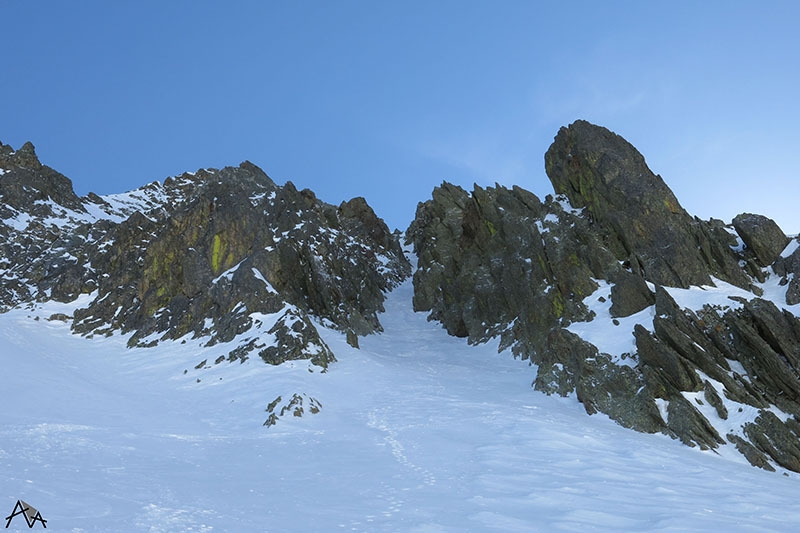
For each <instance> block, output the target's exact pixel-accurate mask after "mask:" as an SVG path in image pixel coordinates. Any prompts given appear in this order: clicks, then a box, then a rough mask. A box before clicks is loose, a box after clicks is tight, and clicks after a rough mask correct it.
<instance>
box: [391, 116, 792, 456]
mask: <svg viewBox="0 0 800 533" xmlns="http://www.w3.org/2000/svg"><path fill="white" fill-rule="evenodd" d="M545 166H546V170H547V173H548V176H549V177H550V180H551V181H552V183H553V187H554V189H555V192H556V193H557V195H556V196H555V197H552V196H548V197H547V198H546V199H545V201H544V202H542V201H541V200H540V199H539V198H537V197H536V196H535V195H533V194H532V193H530V192H527V191H525V190H523V189H521V188H518V187H514V188H512V189H507V188H505V187H501V186H499V185H497V186H495V187H490V188H486V189H484V188H481V187H478V186H477V185H476V186H475V188H474V190H473V191H472V192H471V193H468V192H467V191H465V190H463V189H461V188H460V187H456V186H454V185H451V184H448V183H444V184H442V185H441V186H440V187H437V188H436V189H435V190H434V192H433V197H432V199H431V200H428V201H426V202H424V203H421V204H420V205H419V207H418V208H417V214H416V218H415V220H414V221H413V222H412V224H411V226H410V227H409V229H408V232H407V240H408V242H409V243H410V244H413V245H414V250H415V252H416V253H417V255H418V256H419V264H418V269H417V270H416V272H415V273H414V287H415V296H414V307H415V310H417V311H424V312H429V313H430V314H429V318H430V319H431V320H437V321H440V322H441V323H442V325H443V326H444V327H445V328H446V329H447V330H448V331H449V332H450V333H451V334H453V335H458V336H462V337H467V338H468V340H469V341H470V342H472V343H479V342H484V341H487V340H489V339H491V338H496V337H499V338H500V339H501V348H505V347H511V349H512V350H513V352H514V353H515V354H517V355H518V356H520V357H522V358H524V359H528V360H530V361H531V363H532V364H533V365H535V366H536V369H537V371H536V378H535V380H534V383H533V385H534V387H535V388H536V389H538V390H541V391H544V392H547V393H557V394H561V395H568V394H573V393H574V394H575V395H576V396H577V398H578V400H579V401H581V402H582V403H583V404H584V406H585V408H586V411H587V412H588V413H595V412H602V413H605V414H607V415H608V416H610V417H611V418H612V419H614V420H616V421H617V422H619V423H620V424H622V425H623V426H626V427H630V428H633V429H636V430H639V431H644V432H650V433H653V432H662V433H666V434H668V435H671V436H673V437H675V438H679V439H680V440H681V441H683V442H684V443H686V444H689V445H693V446H694V445H699V446H700V447H702V448H712V449H713V448H717V447H718V446H721V445H723V444H725V443H726V442H727V443H732V444H734V445H735V446H736V447H737V449H739V450H740V451H741V452H742V453H743V454H744V455H745V456H746V457H747V458H748V460H750V462H751V463H753V464H755V465H758V466H761V467H764V468H767V469H771V468H773V467H772V466H771V463H772V462H774V463H776V464H778V465H780V466H782V467H785V468H788V469H792V470H795V471H800V440H799V438H800V424H798V421H797V419H796V416H797V415H798V414H800V403H799V402H800V396H799V395H798V394H799V393H800V380H799V379H798V375H800V374H798V371H800V321H798V319H797V318H796V317H795V316H794V314H793V313H792V311H795V312H796V309H795V308H793V307H791V304H796V303H797V300H796V293H795V292H794V285H793V282H794V279H795V278H796V274H797V273H798V271H797V265H798V257H800V253H798V252H797V249H798V247H797V242H796V241H791V242H790V241H789V239H788V238H787V237H786V236H785V235H784V234H783V233H782V232H781V231H780V229H779V228H777V225H775V223H774V222H772V221H771V220H769V219H767V218H766V217H754V216H740V217H737V220H736V221H735V223H734V226H733V227H731V226H728V225H725V224H724V223H723V222H722V221H718V220H711V221H701V220H698V219H697V218H694V217H691V216H690V215H689V214H688V213H686V211H685V210H684V209H683V208H682V207H681V205H680V204H679V202H678V200H677V199H676V198H675V195H674V194H673V193H672V191H671V190H670V189H669V188H668V187H667V186H666V184H665V183H664V181H663V180H662V179H661V178H660V177H659V176H656V175H655V174H653V172H651V171H650V169H649V168H648V167H647V165H646V163H645V160H644V157H643V156H642V155H641V154H640V153H639V152H638V151H636V149H635V148H634V147H633V146H631V145H630V143H628V142H627V141H625V140H624V139H623V138H622V137H620V136H618V135H616V134H614V133H612V132H611V131H609V130H607V129H605V128H602V127H599V126H595V125H592V124H590V123H588V122H585V121H577V122H575V123H574V124H572V125H570V126H569V127H566V128H562V129H561V130H560V131H559V132H558V135H557V136H556V138H555V140H554V142H553V144H552V145H551V147H550V149H549V150H548V151H547V153H546V155H545ZM737 232H738V233H737ZM787 245H788V247H787ZM787 284H789V285H790V287H788V290H787V287H786V285H787ZM690 287H691V289H690ZM765 294H768V295H769V297H770V298H764V296H765ZM745 413H746V414H745ZM734 419H735V420H736V422H734V421H733V420H734Z"/></svg>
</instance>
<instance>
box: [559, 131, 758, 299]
mask: <svg viewBox="0 0 800 533" xmlns="http://www.w3.org/2000/svg"><path fill="white" fill-rule="evenodd" d="M545 168H546V170H547V175H548V177H549V178H550V181H552V183H553V188H554V189H555V191H556V193H559V194H564V195H566V196H567V198H569V200H570V203H571V204H572V205H573V206H575V207H577V208H584V207H585V208H586V209H587V212H588V214H589V217H590V218H591V220H592V221H593V222H594V223H595V224H597V225H598V226H600V230H601V232H602V236H603V240H604V242H605V243H606V245H607V246H608V248H609V250H611V251H612V252H613V253H614V255H615V256H616V258H617V259H619V260H621V261H628V262H630V263H631V265H633V268H634V270H635V271H641V273H642V275H643V276H644V277H645V278H646V279H648V280H650V281H652V282H653V283H657V284H660V285H670V286H675V287H688V286H690V285H704V284H706V285H707V284H710V283H711V279H710V276H711V275H713V276H716V277H718V278H720V279H723V280H725V281H728V282H730V283H733V284H734V285H738V286H741V287H747V286H748V285H749V280H748V279H747V277H746V276H744V275H743V273H742V272H741V269H740V268H739V267H738V264H737V262H736V260H735V258H734V257H733V254H731V253H730V251H729V250H728V249H727V247H728V246H731V245H735V241H732V240H731V237H730V236H729V235H727V234H726V233H725V232H724V230H720V229H719V228H718V227H716V226H714V225H713V224H710V223H703V222H701V221H699V220H696V219H694V218H692V217H691V216H689V214H688V213H687V212H686V211H685V210H684V209H683V207H681V205H680V203H679V202H678V200H677V198H675V195H674V194H673V193H672V191H671V190H670V189H669V188H668V187H667V186H666V184H665V183H664V181H663V180H662V179H661V177H660V176H657V175H655V174H653V172H652V171H651V170H650V169H649V168H648V167H647V164H646V163H645V160H644V157H642V155H641V154H640V153H639V152H638V151H637V150H636V149H635V148H634V147H633V146H632V145H631V144H630V143H628V142H627V141H626V140H625V139H623V138H622V137H620V136H618V135H616V134H615V133H612V132H611V131H609V130H607V129H605V128H600V127H598V126H594V125H592V124H590V123H588V122H585V121H580V120H579V121H577V122H575V123H574V124H572V125H570V126H569V127H568V128H561V130H560V131H559V132H558V135H557V136H556V138H555V141H554V142H553V144H552V145H551V146H550V149H549V150H548V151H547V153H546V154H545Z"/></svg>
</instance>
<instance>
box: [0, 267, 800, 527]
mask: <svg viewBox="0 0 800 533" xmlns="http://www.w3.org/2000/svg"><path fill="white" fill-rule="evenodd" d="M412 291H413V288H412V286H411V282H410V281H406V282H405V283H404V284H402V285H401V286H400V287H398V288H397V289H395V290H394V291H393V292H392V293H391V294H390V295H389V296H388V298H387V300H386V303H385V307H386V312H385V313H384V314H383V315H382V316H381V321H382V323H383V325H384V328H385V331H384V332H383V333H381V334H378V335H371V336H368V337H365V338H363V339H361V343H360V344H361V348H360V349H355V348H353V347H351V346H349V345H348V344H347V342H346V336H345V335H344V334H343V333H341V332H339V331H335V330H331V329H328V328H325V327H324V326H322V325H318V326H319V327H320V331H321V336H322V337H323V338H324V340H325V342H326V343H327V344H328V345H329V346H331V348H332V349H333V350H334V351H335V352H336V354H337V357H338V362H337V363H336V364H334V365H331V366H330V367H329V370H328V372H326V373H309V372H308V371H307V365H306V364H298V362H297V361H287V362H284V363H282V364H280V365H277V366H269V365H263V364H261V363H260V362H259V361H257V360H255V359H249V360H247V361H245V362H244V363H242V364H235V365H212V366H210V367H209V368H202V369H194V368H192V366H191V365H192V364H193V362H194V361H195V360H196V359H197V357H198V356H200V357H203V358H206V359H209V360H211V359H213V358H214V357H215V356H216V355H217V354H224V353H225V351H226V348H225V346H222V345H218V346H211V347H208V346H204V345H203V343H202V342H201V341H199V340H194V341H188V342H187V343H186V344H182V343H181V342H180V341H173V340H167V341H163V342H161V343H159V344H158V345H157V346H155V347H153V348H149V349H142V348H134V349H129V348H127V341H126V338H125V336H120V335H114V336H111V337H95V338H93V339H87V338H83V337H79V336H75V335H73V334H72V333H71V331H70V328H69V325H68V323H67V322H64V321H58V320H54V321H50V320H48V319H47V318H48V317H49V316H52V315H54V314H62V315H69V314H70V313H71V312H72V310H73V309H74V307H76V305H79V304H80V303H77V304H59V303H57V302H52V301H51V302H44V303H38V304H36V305H35V306H33V308H31V309H16V310H13V311H10V312H8V313H5V314H3V315H0V349H1V350H2V353H3V354H4V355H5V357H4V367H5V369H6V371H7V372H8V375H10V376H25V379H12V380H7V386H5V387H4V388H3V389H2V392H0V395H2V399H3V405H5V406H6V409H4V410H3V412H2V415H0V416H1V417H2V424H0V428H2V429H0V465H2V466H3V471H4V476H3V477H4V481H3V484H2V485H3V490H4V492H5V494H4V495H3V500H2V501H3V502H4V503H3V505H5V506H6V508H7V509H8V511H9V512H10V510H11V508H12V507H13V505H14V501H15V500H16V499H23V500H25V501H26V502H29V503H31V504H32V505H35V506H36V507H37V509H39V510H40V512H41V513H42V515H43V517H44V518H45V519H47V520H48V524H47V529H48V530H50V531H72V532H81V531H85V532H92V531H170V532H179V531H205V532H211V531H276V532H277V531H369V532H372V531H452V532H455V531H520V532H522V531H525V532H528V531H585V530H595V531H621V530H625V531H653V530H659V531H687V530H691V531H719V530H720V528H722V529H725V530H726V531H754V530H758V531H786V530H790V529H792V527H793V526H794V524H796V523H797V522H798V521H799V520H800V515H799V514H798V512H797V511H796V506H795V505H794V502H795V501H796V500H797V498H798V497H799V496H800V485H799V484H798V479H797V477H796V474H794V473H792V472H787V476H789V477H787V476H783V475H776V474H773V473H768V472H764V471H762V470H759V469H754V468H751V467H749V466H748V465H747V464H746V462H745V461H744V458H743V457H742V456H741V455H739V454H738V453H736V452H734V451H733V450H726V449H725V448H722V449H720V450H718V452H717V453H715V452H711V451H699V450H698V449H696V448H695V449H692V448H688V447H686V446H683V445H681V444H680V443H678V442H677V441H675V440H672V439H670V438H667V437H665V436H659V435H656V436H653V435H644V434H640V433H636V432H632V431H630V430H627V429H624V428H622V427H620V426H618V425H617V424H615V423H614V422H613V421H611V420H609V419H608V418H606V417H605V416H593V417H587V416H586V415H585V413H584V412H583V409H582V408H581V407H580V404H578V403H577V402H575V401H574V399H572V398H561V397H559V396H557V395H553V396H546V395H543V394H539V393H534V392H532V391H531V390H530V388H529V386H528V385H529V383H530V380H531V377H532V372H534V371H535V368H531V367H529V366H528V365H527V364H526V363H525V362H521V361H519V360H518V359H514V358H513V356H512V354H511V353H510V352H508V351H505V352H503V353H501V354H499V355H498V354H497V344H496V343H488V344H482V345H475V346H468V345H466V344H465V343H464V341H463V340H461V339H457V338H454V337H451V336H448V335H447V334H446V332H445V331H444V330H442V329H441V328H440V327H439V326H438V325H437V324H436V323H432V322H428V321H427V320H426V319H425V316H424V315H423V314H421V313H414V312H413V311H412V310H411V298H412ZM37 319H38V320H37ZM184 370H187V372H186V373H184ZM294 392H301V393H306V394H307V395H308V396H309V397H314V398H316V399H318V400H319V402H320V403H321V404H322V406H323V408H322V410H321V412H320V413H319V414H317V415H315V416H311V417H302V418H295V417H290V420H285V421H282V422H281V423H279V424H277V425H275V426H274V427H271V428H264V427H262V426H261V423H262V421H263V420H264V418H265V417H266V414H267V413H266V405H267V401H268V400H267V399H271V398H274V397H276V396H278V395H287V394H290V393H294ZM20 524H21V523H20ZM20 524H18V523H14V524H12V528H13V527H14V526H16V527H19V526H20Z"/></svg>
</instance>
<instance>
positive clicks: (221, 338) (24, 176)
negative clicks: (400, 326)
mask: <svg viewBox="0 0 800 533" xmlns="http://www.w3.org/2000/svg"><path fill="white" fill-rule="evenodd" d="M0 150H2V154H0V168H3V175H2V178H1V179H0V198H2V200H3V210H2V212H0V233H1V234H2V236H3V237H4V238H5V242H4V244H3V249H2V259H0V268H2V271H0V275H1V276H2V279H3V284H2V289H1V290H0V309H6V310H7V309H9V308H12V307H14V306H19V305H27V304H30V303H32V302H36V301H46V300H49V299H54V300H56V301H61V302H69V301H72V300H73V299H75V298H77V297H79V296H82V295H91V296H92V297H91V298H90V299H89V300H88V301H86V303H85V305H84V306H82V307H79V308H77V309H76V310H75V313H74V315H71V316H70V318H71V319H72V327H73V330H74V331H75V332H76V333H80V334H84V335H111V334H114V333H115V332H123V333H127V332H133V333H134V334H133V336H131V337H130V339H129V342H130V343H131V345H141V346H145V345H152V344H154V343H156V342H158V341H159V340H162V339H167V338H171V339H178V338H182V337H185V336H187V335H189V336H190V337H192V338H200V337H202V338H205V339H206V342H207V343H209V344H215V343H221V342H222V343H226V344H227V343H229V342H230V341H231V340H233V339H237V341H238V345H237V346H236V347H234V348H233V349H231V351H230V352H229V353H228V355H227V356H226V358H227V359H228V360H229V361H237V360H238V361H243V360H245V359H246V358H248V357H250V356H251V355H253V354H257V355H258V356H259V357H261V358H262V359H263V360H264V361H265V362H267V363H280V362H282V361H284V360H287V359H309V358H310V359H311V360H312V362H313V363H314V364H315V365H316V366H318V367H320V368H321V369H324V368H325V367H326V366H327V365H328V363H330V362H331V361H335V356H334V354H333V353H332V352H331V351H330V349H329V348H328V347H327V346H326V345H325V343H324V342H323V341H322V340H321V339H320V338H319V335H318V333H317V331H316V327H315V326H314V324H313V323H312V322H311V320H310V318H311V317H312V316H313V317H318V318H320V319H324V320H326V321H327V322H328V323H329V324H331V325H333V326H334V327H337V328H339V329H341V330H342V331H346V332H347V333H348V335H349V338H350V340H351V342H352V343H354V344H357V342H358V336H363V335H366V334H369V333H372V332H374V331H380V329H381V325H380V322H379V320H378V317H377V313H378V312H379V311H380V310H381V308H382V307H381V306H382V301H383V297H384V296H383V295H384V292H385V291H386V290H387V289H389V288H391V287H393V286H394V285H396V284H397V283H398V282H400V281H401V280H402V279H404V278H405V277H406V276H407V275H408V273H409V265H408V261H407V259H406V258H405V257H404V255H403V253H402V251H401V249H400V245H399V242H398V239H397V236H395V235H393V234H391V233H390V232H389V229H388V228H387V227H386V225H385V224H384V223H383V221H382V220H380V219H379V218H378V217H377V216H376V215H375V213H374V212H373V211H372V209H371V208H370V207H369V206H368V205H367V204H366V202H365V201H364V199H363V198H355V199H353V200H350V201H348V202H343V203H342V204H341V205H340V206H338V207H336V206H332V205H329V204H326V203H324V202H321V201H320V200H318V199H317V198H316V197H315V196H314V193H313V192H311V191H309V190H303V191H298V190H297V189H296V188H295V187H294V185H293V184H292V183H291V182H289V183H287V184H285V185H284V186H278V185H276V184H275V183H274V182H273V181H272V180H271V179H270V178H269V177H268V176H267V175H266V174H265V173H264V172H263V171H262V170H261V169H259V168H258V167H256V166H255V165H252V164H251V163H249V162H244V163H242V164H241V165H240V166H239V167H227V168H224V169H221V170H216V169H205V170H199V171H197V172H193V173H185V174H183V175H181V176H178V177H176V178H168V179H167V180H165V181H164V183H163V184H160V183H157V182H156V183H151V184H149V185H147V186H145V187H142V188H141V189H138V190H135V191H131V192H128V193H124V194H115V195H109V196H106V197H99V196H96V195H89V196H88V197H85V198H78V197H77V196H76V195H75V194H74V192H73V191H72V184H71V182H70V181H69V179H68V178H66V177H64V176H62V175H61V174H59V173H57V172H56V171H54V170H52V169H50V168H49V167H46V166H44V165H42V164H41V163H40V162H39V160H38V158H37V157H36V154H35V152H34V149H33V145H31V144H26V145H25V146H24V147H23V148H22V149H20V150H18V151H16V152H15V151H13V150H11V148H10V147H8V146H4V145H0ZM215 362H216V363H220V362H221V360H215Z"/></svg>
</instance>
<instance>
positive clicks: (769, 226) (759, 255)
mask: <svg viewBox="0 0 800 533" xmlns="http://www.w3.org/2000/svg"><path fill="white" fill-rule="evenodd" d="M733 227H734V228H736V233H738V234H739V236H740V237H741V238H742V241H743V242H744V244H745V246H746V247H747V249H749V250H751V251H752V253H753V254H754V255H755V257H756V259H757V261H758V263H759V264H760V265H761V266H762V267H766V266H769V265H771V264H772V263H773V262H774V261H775V260H776V259H778V257H779V256H780V255H781V252H783V250H784V249H785V248H786V245H787V244H789V240H790V239H789V237H787V236H786V234H785V233H784V232H783V231H782V230H781V228H780V227H779V226H778V224H777V223H776V222H775V221H774V220H772V219H771V218H767V217H765V216H764V215H755V214H752V213H742V214H740V215H737V216H736V217H735V218H734V219H733Z"/></svg>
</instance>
